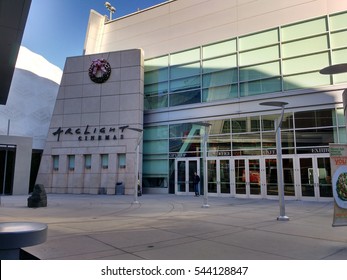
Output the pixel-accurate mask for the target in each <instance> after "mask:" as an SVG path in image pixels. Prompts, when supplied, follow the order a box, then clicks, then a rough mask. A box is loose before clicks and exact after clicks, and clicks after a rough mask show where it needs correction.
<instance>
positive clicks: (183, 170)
mask: <svg viewBox="0 0 347 280" xmlns="http://www.w3.org/2000/svg"><path fill="white" fill-rule="evenodd" d="M175 170H176V172H175V182H176V184H175V193H176V194H188V193H194V185H193V177H194V172H197V174H198V175H199V176H200V181H201V174H200V161H199V159H196V158H194V159H188V158H184V159H176V168H175ZM200 188H201V187H200Z"/></svg>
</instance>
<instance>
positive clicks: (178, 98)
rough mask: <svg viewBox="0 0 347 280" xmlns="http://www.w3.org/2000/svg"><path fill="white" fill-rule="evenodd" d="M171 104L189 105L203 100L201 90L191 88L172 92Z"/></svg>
mask: <svg viewBox="0 0 347 280" xmlns="http://www.w3.org/2000/svg"><path fill="white" fill-rule="evenodd" d="M169 98H170V99H169V103H170V106H178V105H188V104H194V103H200V102H201V93H200V90H191V91H184V92H178V93H175V94H170V97H169Z"/></svg>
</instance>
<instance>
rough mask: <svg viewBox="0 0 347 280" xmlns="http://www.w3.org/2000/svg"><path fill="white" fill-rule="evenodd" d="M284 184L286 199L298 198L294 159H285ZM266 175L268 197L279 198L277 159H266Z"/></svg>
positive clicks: (283, 159)
mask: <svg viewBox="0 0 347 280" xmlns="http://www.w3.org/2000/svg"><path fill="white" fill-rule="evenodd" d="M282 166H283V182H284V195H285V196H286V197H294V198H295V197H296V196H297V193H296V190H295V186H296V185H295V182H296V180H295V169H294V158H293V157H283V158H282ZM265 174H266V180H265V181H266V187H265V189H266V195H267V196H268V197H271V196H278V180H277V158H276V157H271V158H265Z"/></svg>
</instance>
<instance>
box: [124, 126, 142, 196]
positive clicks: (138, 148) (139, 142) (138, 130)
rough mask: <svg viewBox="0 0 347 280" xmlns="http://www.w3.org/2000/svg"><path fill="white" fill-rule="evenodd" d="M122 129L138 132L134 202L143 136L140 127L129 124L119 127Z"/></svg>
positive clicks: (136, 194) (136, 192)
mask: <svg viewBox="0 0 347 280" xmlns="http://www.w3.org/2000/svg"><path fill="white" fill-rule="evenodd" d="M120 128H121V129H122V130H124V129H130V130H133V131H137V132H139V133H140V136H139V138H138V139H137V145H136V149H135V151H136V164H135V184H134V202H133V203H139V201H138V185H137V184H138V181H139V169H140V168H139V165H140V144H141V140H142V137H143V129H141V128H135V127H129V126H122V127H120Z"/></svg>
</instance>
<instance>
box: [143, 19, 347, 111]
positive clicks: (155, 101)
mask: <svg viewBox="0 0 347 280" xmlns="http://www.w3.org/2000/svg"><path fill="white" fill-rule="evenodd" d="M346 18H347V13H346V12H343V13H339V14H335V15H328V16H324V17H319V18H314V19H311V20H307V21H303V22H298V23H294V24H289V25H285V26H279V27H278V28H273V29H270V30H265V31H261V32H258V33H254V34H249V35H244V36H240V37H238V38H231V39H230V40H226V41H223V42H216V43H212V44H209V45H204V46H201V47H196V48H193V49H189V50H185V51H182V52H177V53H172V54H169V55H166V56H162V57H158V58H153V59H149V60H146V61H145V91H144V92H145V110H150V109H160V108H165V107H168V106H180V105H187V104H193V103H200V102H215V101H222V100H228V99H234V98H242V97H247V96H252V95H259V94H266V93H273V92H283V91H288V90H295V89H305V88H313V87H320V86H325V85H329V84H332V83H334V84H337V83H345V82H347V76H346V75H344V74H338V75H333V76H329V75H321V74H320V73H319V70H321V69H322V68H324V67H326V66H327V65H331V64H338V63H342V62H345V61H347V39H346V38H347V23H346V22H347V21H346ZM328 21H329V24H328ZM329 28H330V30H329ZM169 95H170V96H169Z"/></svg>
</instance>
